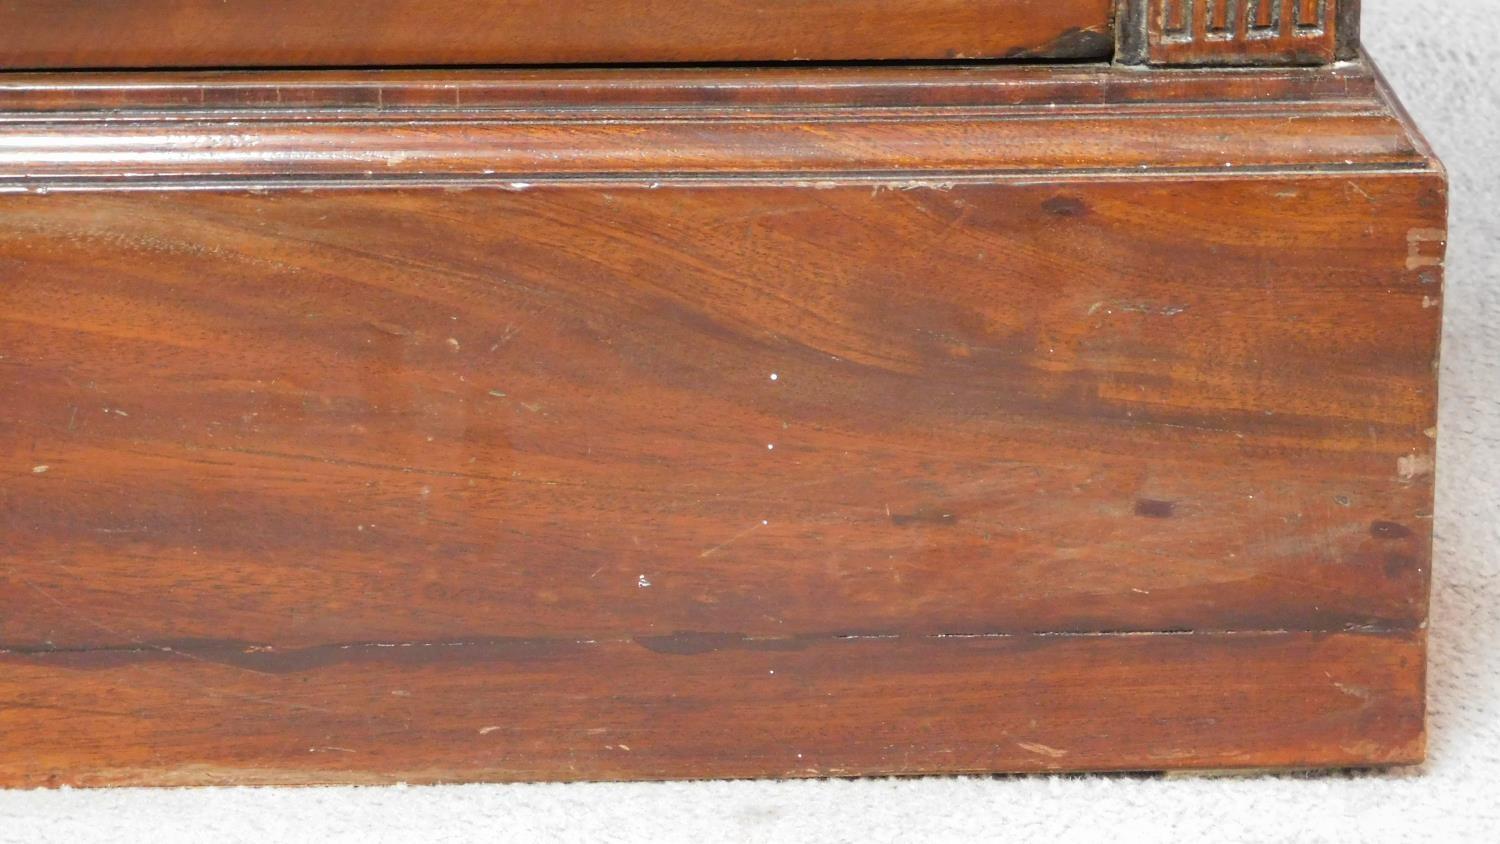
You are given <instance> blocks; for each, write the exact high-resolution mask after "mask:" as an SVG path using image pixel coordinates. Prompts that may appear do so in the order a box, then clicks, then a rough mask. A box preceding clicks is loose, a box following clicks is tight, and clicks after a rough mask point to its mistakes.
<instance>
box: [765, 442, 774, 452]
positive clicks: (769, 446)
mask: <svg viewBox="0 0 1500 844" xmlns="http://www.w3.org/2000/svg"><path fill="white" fill-rule="evenodd" d="M775 450H776V443H766V451H775Z"/></svg>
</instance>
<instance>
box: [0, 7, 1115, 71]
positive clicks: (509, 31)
mask: <svg viewBox="0 0 1500 844" xmlns="http://www.w3.org/2000/svg"><path fill="white" fill-rule="evenodd" d="M1114 2H1115V0H816V2H809V0H503V1H501V0H315V2H307V0H0V67H3V68H6V69H26V68H164V67H256V66H259V67H314V66H319V67H326V66H343V67H363V66H397V65H408V66H410V65H496V64H509V65H515V64H619V63H651V64H662V63H693V64H702V63H706V62H776V61H873V60H899V59H907V60H910V59H925V60H954V59H1022V58H1026V59H1046V58H1050V59H1084V58H1093V59H1099V58H1108V57H1109V56H1110V54H1111V53H1112V52H1113V50H1114V31H1113V26H1112V23H1113V15H1114Z"/></svg>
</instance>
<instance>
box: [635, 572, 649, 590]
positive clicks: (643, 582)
mask: <svg viewBox="0 0 1500 844" xmlns="http://www.w3.org/2000/svg"><path fill="white" fill-rule="evenodd" d="M635 585H636V586H638V587H640V588H641V589H650V588H651V581H649V580H647V579H646V576H645V575H644V574H643V575H641V576H639V577H637V578H636V579H635Z"/></svg>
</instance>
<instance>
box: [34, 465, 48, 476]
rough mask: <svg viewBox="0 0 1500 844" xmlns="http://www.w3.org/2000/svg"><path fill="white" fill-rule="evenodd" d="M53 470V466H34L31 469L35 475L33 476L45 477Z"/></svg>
mask: <svg viewBox="0 0 1500 844" xmlns="http://www.w3.org/2000/svg"><path fill="white" fill-rule="evenodd" d="M51 468H52V467H51V466H32V467H31V474H33V475H45V474H47V470H48V469H51Z"/></svg>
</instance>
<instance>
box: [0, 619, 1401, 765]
mask: <svg viewBox="0 0 1500 844" xmlns="http://www.w3.org/2000/svg"><path fill="white" fill-rule="evenodd" d="M1423 640H1424V637H1423V635H1422V634H1421V633H1419V632H1417V633H1413V632H1408V633H1399V634H1378V635H1377V634H1368V633H1365V634H1356V633H1340V634H1291V635H1266V634H1258V635H1251V636H1222V635H1219V636H1215V635H1175V636H1174V635H1164V636H1133V637H1129V636H1110V637H1020V638H1005V637H990V638H973V639H958V638H948V639H917V640H911V639H782V640H769V641H768V640H741V639H736V638H734V637H696V638H694V637H671V638H660V639H644V640H640V641H633V642H550V641H537V640H522V641H490V642H463V643H429V644H414V645H412V646H409V647H382V646H380V645H377V644H373V643H371V644H356V645H349V646H343V647H322V648H313V649H308V650H297V651H285V650H280V649H267V648H264V647H258V648H257V647H250V646H248V645H235V644H232V643H224V642H221V643H215V644H207V645H204V646H202V647H192V646H181V645H179V646H177V647H175V648H173V649H172V650H171V651H162V650H157V649H141V650H138V651H115V652H100V651H93V652H88V653H52V654H24V655H18V654H14V653H12V654H0V738H3V739H5V741H6V744H5V745H4V747H6V748H7V751H6V752H5V753H4V755H0V782H3V783H6V784H8V785H12V786H41V785H49V786H55V785H61V784H74V785H85V786H88V785H141V784H146V785H203V784H209V785H228V784H235V785H240V784H307V783H383V782H411V783H425V782H451V781H454V780H460V779H462V780H472V779H484V780H498V781H511V780H536V779H559V778H561V779H662V778H701V777H750V776H772V775H774V776H786V777H816V776H848V775H854V774H918V773H951V772H964V771H972V772H986V771H996V770H1009V771H1059V770H1120V769H1122V768H1123V769H1132V768H1146V769H1161V768H1175V767H1182V766H1188V765H1198V766H1204V765H1207V766H1212V767H1219V768H1239V767H1269V766H1275V767H1286V768H1311V767H1336V766H1348V765H1369V764H1392V763H1407V762H1413V761H1417V760H1418V759H1420V758H1421V755H1422V752H1423V746H1424V740H1423V732H1422V703H1421V701H1422V668H1421V666H1422V659H1423V656H1422V655H1423ZM44 736H46V737H64V736H65V737H66V739H65V740H59V739H58V738H51V739H41V738H40V737H44ZM82 760H86V761H87V764H86V765H81V764H80V762H81V761H82Z"/></svg>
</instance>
